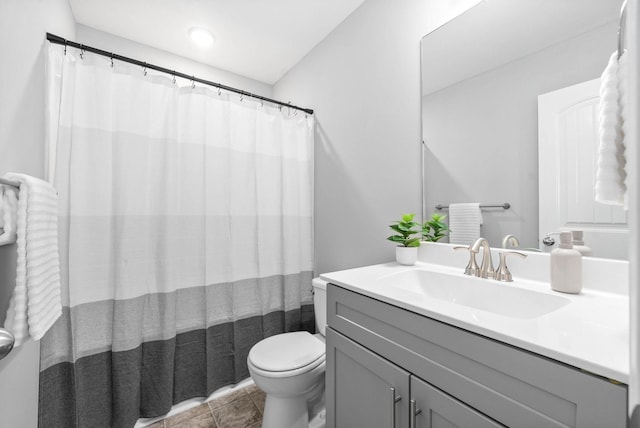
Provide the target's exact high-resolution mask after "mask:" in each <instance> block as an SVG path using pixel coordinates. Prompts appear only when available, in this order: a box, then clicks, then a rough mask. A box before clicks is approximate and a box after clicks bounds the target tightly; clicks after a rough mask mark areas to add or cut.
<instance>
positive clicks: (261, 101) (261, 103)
mask: <svg viewBox="0 0 640 428" xmlns="http://www.w3.org/2000/svg"><path fill="white" fill-rule="evenodd" d="M260 107H262V108H264V100H260Z"/></svg>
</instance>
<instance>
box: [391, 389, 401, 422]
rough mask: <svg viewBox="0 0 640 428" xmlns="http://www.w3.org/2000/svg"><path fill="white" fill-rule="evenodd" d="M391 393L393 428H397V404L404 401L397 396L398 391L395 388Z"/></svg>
mask: <svg viewBox="0 0 640 428" xmlns="http://www.w3.org/2000/svg"><path fill="white" fill-rule="evenodd" d="M389 390H390V391H391V428H396V404H397V403H398V401H400V400H402V398H401V397H400V396H399V395H396V389H395V388H394V387H391V388H389Z"/></svg>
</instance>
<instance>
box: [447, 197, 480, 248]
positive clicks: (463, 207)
mask: <svg viewBox="0 0 640 428" xmlns="http://www.w3.org/2000/svg"><path fill="white" fill-rule="evenodd" d="M481 225H482V211H480V204H479V203H477V202H474V203H463V204H449V229H450V230H449V242H450V243H452V244H460V245H471V244H473V243H474V242H475V241H476V239H478V238H479V237H480V226H481Z"/></svg>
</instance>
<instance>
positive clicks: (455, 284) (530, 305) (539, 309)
mask: <svg viewBox="0 0 640 428" xmlns="http://www.w3.org/2000/svg"><path fill="white" fill-rule="evenodd" d="M379 281H381V282H383V283H384V284H383V285H385V286H389V287H395V288H398V289H401V290H405V291H408V292H411V293H416V294H420V295H423V296H426V297H429V298H432V299H438V300H444V301H447V302H450V303H455V304H457V305H462V306H466V307H469V308H475V309H480V310H483V311H487V312H492V313H495V314H499V315H503V316H507V317H511V318H522V319H529V318H537V317H540V316H543V315H545V314H548V313H550V312H553V311H555V310H557V309H560V308H561V307H563V306H565V305H567V304H569V303H570V302H571V301H570V300H569V299H567V298H566V297H562V296H557V295H553V294H545V293H540V292H537V291H532V290H527V289H522V288H518V287H513V286H512V285H510V284H509V283H505V282H498V281H493V280H490V279H481V278H475V277H470V276H463V275H459V276H458V275H451V274H446V273H441V272H433V271H429V270H424V269H412V270H407V271H403V272H398V273H393V274H390V275H385V276H384V277H381V278H379Z"/></svg>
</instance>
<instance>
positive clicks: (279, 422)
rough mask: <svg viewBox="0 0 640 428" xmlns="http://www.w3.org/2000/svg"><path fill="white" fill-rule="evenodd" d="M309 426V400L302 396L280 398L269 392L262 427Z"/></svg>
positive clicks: (305, 427)
mask: <svg viewBox="0 0 640 428" xmlns="http://www.w3.org/2000/svg"><path fill="white" fill-rule="evenodd" d="M282 427H291V428H309V413H308V411H307V400H306V398H305V397H304V395H303V396H301V397H289V398H280V397H276V396H273V395H269V394H267V400H266V402H265V406H264V416H263V418H262V428H282Z"/></svg>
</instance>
